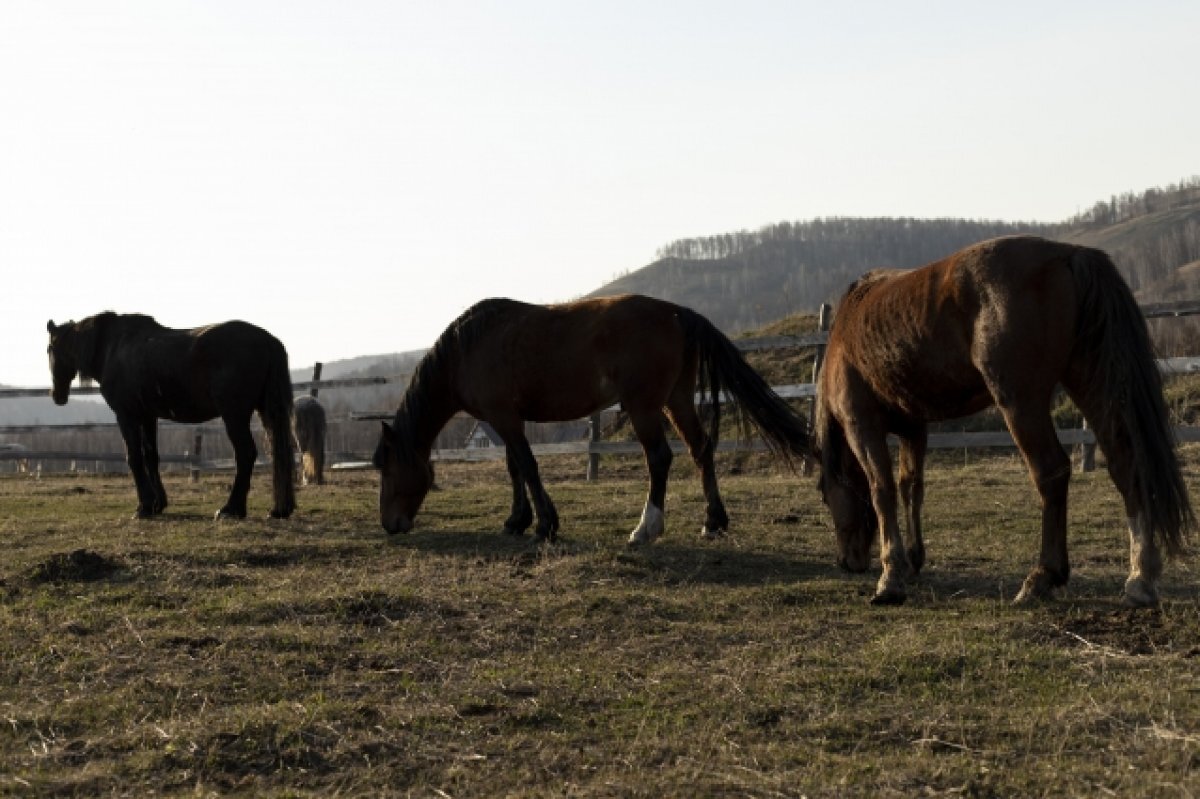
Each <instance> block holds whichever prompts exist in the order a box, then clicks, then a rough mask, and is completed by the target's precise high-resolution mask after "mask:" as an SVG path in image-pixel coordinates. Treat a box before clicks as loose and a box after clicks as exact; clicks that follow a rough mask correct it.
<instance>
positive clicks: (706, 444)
mask: <svg viewBox="0 0 1200 799" xmlns="http://www.w3.org/2000/svg"><path fill="white" fill-rule="evenodd" d="M667 413H668V415H669V416H670V418H671V423H672V424H673V425H675V429H676V430H678V431H679V435H680V436H682V437H683V440H684V442H685V443H686V444H687V448H688V453H689V454H690V455H691V456H692V460H693V461H695V463H696V466H697V467H698V468H699V469H700V485H701V486H702V487H703V489H704V501H705V502H706V503H707V508H706V509H705V513H704V527H702V528H701V529H700V534H701V535H703V536H704V537H705V538H716V537H718V536H721V535H724V533H725V531H726V530H728V529H729V514H728V513H726V512H725V503H724V502H722V501H721V492H720V490H719V489H718V488H717V470H716V466H715V464H714V462H713V450H714V449H715V447H714V446H713V440H712V439H711V438H710V437H709V436H708V434H707V433H705V432H704V427H703V426H702V425H701V424H700V417H699V415H698V414H697V413H696V406H695V404H694V402H693V400H692V389H690V388H685V389H680V388H678V387H677V388H676V390H675V391H674V392H672V394H671V397H670V399H669V400H668V401H667Z"/></svg>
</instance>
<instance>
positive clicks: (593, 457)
mask: <svg viewBox="0 0 1200 799" xmlns="http://www.w3.org/2000/svg"><path fill="white" fill-rule="evenodd" d="M599 440H600V414H599V413H593V414H592V415H591V417H590V418H589V419H588V463H587V479H588V481H589V482H590V481H592V480H596V479H598V478H599V477H600V453H598V452H592V450H591V445H592V444H594V443H595V442H597V441H599Z"/></svg>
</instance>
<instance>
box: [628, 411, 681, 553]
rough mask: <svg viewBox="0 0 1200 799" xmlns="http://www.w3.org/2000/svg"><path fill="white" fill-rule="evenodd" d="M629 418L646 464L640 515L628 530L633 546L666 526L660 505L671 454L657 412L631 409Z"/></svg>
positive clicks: (664, 515) (646, 541)
mask: <svg viewBox="0 0 1200 799" xmlns="http://www.w3.org/2000/svg"><path fill="white" fill-rule="evenodd" d="M629 418H630V421H631V422H632V423H633V429H634V432H635V433H637V437H638V441H640V442H641V444H642V450H643V451H644V452H645V453H646V468H647V470H648V471H649V472H650V492H649V494H647V496H646V507H645V508H643V509H642V519H641V521H640V522H639V523H638V526H637V527H635V528H634V530H633V532H632V533H630V534H629V546H631V547H636V546H640V545H642V544H649V543H652V542H653V541H654V539H656V538H658V537H659V536H660V535H662V534H663V531H664V530H665V529H666V526H667V523H666V512H665V510H664V509H665V507H666V497H667V475H668V474H669V473H670V471H671V461H672V460H673V459H674V457H675V456H674V454H673V453H672V452H671V445H670V443H669V442H668V441H667V437H666V435H665V434H664V433H663V419H662V413H661V412H659V411H655V412H654V413H644V414H638V413H634V412H632V411H631V412H630V414H629Z"/></svg>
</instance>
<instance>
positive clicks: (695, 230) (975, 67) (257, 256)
mask: <svg viewBox="0 0 1200 799" xmlns="http://www.w3.org/2000/svg"><path fill="white" fill-rule="evenodd" d="M1198 31H1200V3H1197V2H1195V0H1180V1H1179V2H1170V1H1167V0H1144V1H1143V2H1140V3H1136V4H1135V3H1129V2H1127V0H1122V2H1106V1H1105V0H1099V1H1097V0H1091V1H1089V2H1053V0H1040V2H1026V0H1017V2H1007V3H1003V4H1001V3H996V2H987V3H982V2H979V3H977V2H967V1H966V0H953V1H949V0H947V1H946V2H922V3H911V2H899V1H896V0H893V1H891V2H849V1H846V2H839V1H835V0H826V1H825V2H820V3H817V2H808V0H793V1H792V2H786V1H782V0H781V1H780V2H765V1H764V2H756V1H755V0H739V2H736V3H733V2H726V3H715V2H704V1H703V0H688V1H687V2H674V1H672V2H654V1H653V0H638V1H637V2H626V1H625V0H605V1H604V2H593V3H582V2H570V1H569V0H545V1H544V2H526V1H525V0H498V1H497V2H477V1H476V0H453V1H450V2H419V3H418V2H399V1H393V2H353V1H352V0H341V2H323V3H318V2H303V1H297V0H277V1H276V0H229V1H227V2H224V1H221V2H215V1H213V0H204V1H203V2H170V1H169V0H146V1H145V2H133V1H129V2H109V1H107V0H106V1H105V2H95V0H77V1H72V2H67V1H64V2H55V1H54V0H0V269H2V270H3V274H4V278H5V279H4V281H3V286H4V292H3V295H2V296H3V299H4V302H3V310H2V312H0V383H5V384H9V385H22V386H43V385H48V383H49V373H48V369H47V365H46V356H45V347H46V334H45V325H46V321H47V320H48V319H51V318H53V319H54V320H55V321H56V322H62V321H65V320H67V319H72V318H73V319H79V318H82V317H85V316H89V315H91V314H94V313H98V312H100V311H102V310H115V311H118V312H122V313H130V312H141V313H148V314H151V315H153V316H155V317H157V318H158V320H159V321H160V322H162V323H163V324H166V325H169V326H172V327H193V326H197V325H201V324H206V323H210V322H215V321H221V320H225V319H232V318H241V319H245V320H247V321H251V322H254V323H256V324H258V325H260V326H262V327H265V328H267V329H269V330H270V331H272V332H273V333H275V334H276V335H277V336H278V337H279V338H280V339H282V340H283V342H284V344H285V345H286V346H287V348H288V351H289V353H290V356H291V363H292V366H293V367H299V366H305V365H309V364H312V363H313V362H314V361H318V360H320V361H332V360H336V359H339V358H346V357H352V356H356V355H364V354H370V353H380V352H393V351H398V350H409V349H417V348H420V347H424V346H428V345H429V344H431V343H432V341H433V339H434V338H435V337H436V336H437V334H438V333H439V332H440V331H441V330H442V329H443V328H444V327H445V325H446V324H447V323H449V322H450V321H451V320H452V319H453V318H454V317H455V316H456V315H457V314H458V313H459V312H460V311H462V310H463V309H464V308H466V307H467V306H469V305H471V304H472V303H474V302H476V301H477V300H480V299H483V298H485V297H489V296H510V297H515V298H519V299H524V300H529V301H535V302H555V301H562V300H567V299H571V298H573V297H576V296H578V295H580V294H584V293H586V292H588V291H591V290H592V289H594V288H597V287H598V286H600V285H601V284H603V283H605V282H607V281H608V280H609V279H611V278H612V277H613V276H614V274H616V273H619V272H623V271H626V270H632V269H637V268H639V267H642V266H644V265H646V264H647V263H649V262H651V261H652V260H653V257H654V253H655V250H656V249H657V248H658V247H659V246H661V245H663V244H666V243H667V242H669V241H672V240H674V239H678V238H682V237H686V236H695V235H709V234H716V233H723V232H727V231H730V230H735V229H739V228H751V229H752V228H757V227H759V226H761V225H764V224H768V223H773V222H778V221H782V220H797V219H810V218H813V217H817V216H918V217H925V216H929V217H944V216H954V217H971V218H990V219H1006V220H1033V219H1036V220H1041V221H1058V220H1061V219H1063V218H1065V217H1067V216H1069V215H1071V214H1074V213H1075V212H1077V211H1079V210H1081V209H1083V208H1087V207H1090V206H1091V204H1092V203H1093V202H1095V201H1096V200H1098V199H1102V198H1107V197H1108V196H1109V195H1111V194H1113V193H1121V192H1124V191H1128V190H1134V191H1141V190H1143V189H1146V188H1149V187H1152V186H1159V185H1165V184H1167V183H1172V182H1176V181H1178V180H1180V179H1181V178H1185V177H1188V176H1191V175H1195V174H1197V173H1200V144H1198V143H1200V102H1197V97H1198V96H1200V94H1198V93H1200V84H1198V82H1197V79H1198V77H1200V67H1197V62H1196V57H1195V54H1196V48H1197V32H1198ZM2 407H3V406H2V405H0V419H2V417H3V410H2Z"/></svg>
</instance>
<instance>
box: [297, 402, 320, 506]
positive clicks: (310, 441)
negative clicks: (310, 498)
mask: <svg viewBox="0 0 1200 799" xmlns="http://www.w3.org/2000/svg"><path fill="white" fill-rule="evenodd" d="M325 429H326V423H325V408H323V407H322V406H321V403H320V402H318V401H317V398H316V397H308V396H305V397H297V398H296V402H295V412H294V414H293V416H292V430H293V431H294V432H295V434H296V446H297V447H299V449H300V479H301V480H302V481H303V483H304V485H308V484H309V483H313V484H315V485H324V484H325Z"/></svg>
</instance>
